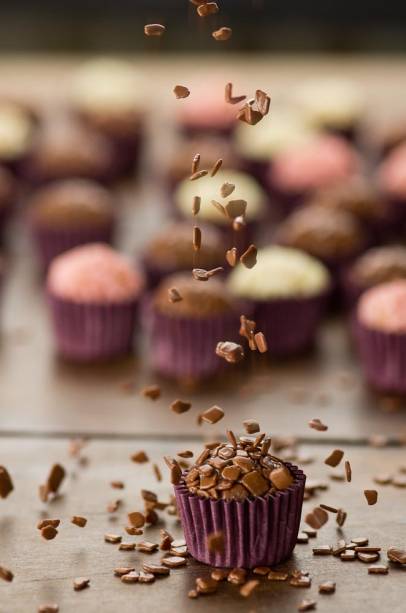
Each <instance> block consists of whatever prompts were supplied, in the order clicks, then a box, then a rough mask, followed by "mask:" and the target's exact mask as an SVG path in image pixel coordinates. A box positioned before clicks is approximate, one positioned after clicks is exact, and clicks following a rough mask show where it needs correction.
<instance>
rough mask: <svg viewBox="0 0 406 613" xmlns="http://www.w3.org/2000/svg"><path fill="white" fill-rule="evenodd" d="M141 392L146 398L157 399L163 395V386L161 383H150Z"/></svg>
mask: <svg viewBox="0 0 406 613" xmlns="http://www.w3.org/2000/svg"><path fill="white" fill-rule="evenodd" d="M141 394H142V395H143V396H145V398H150V399H151V400H157V399H158V398H160V396H161V388H160V387H159V385H148V386H147V387H144V389H142V390H141Z"/></svg>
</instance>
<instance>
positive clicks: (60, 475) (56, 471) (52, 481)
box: [45, 464, 66, 494]
mask: <svg viewBox="0 0 406 613" xmlns="http://www.w3.org/2000/svg"><path fill="white" fill-rule="evenodd" d="M65 475H66V471H65V469H64V467H63V466H61V464H54V465H53V466H52V468H51V471H50V473H49V475H48V479H47V482H46V484H45V485H46V488H47V491H48V492H51V493H52V494H56V493H57V492H58V490H59V488H60V486H61V484H62V481H63V480H64V478H65Z"/></svg>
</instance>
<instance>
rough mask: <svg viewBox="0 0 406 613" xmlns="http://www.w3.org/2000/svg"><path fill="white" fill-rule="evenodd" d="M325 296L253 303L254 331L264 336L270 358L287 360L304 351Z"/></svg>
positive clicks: (323, 294) (326, 302)
mask: <svg viewBox="0 0 406 613" xmlns="http://www.w3.org/2000/svg"><path fill="white" fill-rule="evenodd" d="M329 296H330V294H329V292H328V291H326V292H323V293H322V294H318V295H317V296H310V297H308V298H279V299H275V300H270V301H269V302H257V303H256V305H255V315H254V318H255V321H256V324H257V330H259V331H261V332H263V333H264V335H265V338H266V340H267V343H268V351H269V354H270V355H274V356H280V357H283V356H285V357H288V356H291V355H295V354H297V353H301V352H302V351H305V350H306V349H308V348H309V347H310V346H311V345H312V344H313V342H314V340H315V337H316V333H317V329H318V327H319V324H320V322H321V320H322V317H323V315H324V313H325V311H326V308H327V305H328V302H329Z"/></svg>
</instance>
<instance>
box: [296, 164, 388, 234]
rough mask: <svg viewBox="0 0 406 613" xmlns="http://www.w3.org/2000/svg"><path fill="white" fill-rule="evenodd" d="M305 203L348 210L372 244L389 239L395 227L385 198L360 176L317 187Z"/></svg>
mask: <svg viewBox="0 0 406 613" xmlns="http://www.w3.org/2000/svg"><path fill="white" fill-rule="evenodd" d="M308 204H317V205H320V206H324V207H326V208H329V209H334V210H341V211H347V212H348V213H351V214H352V215H354V217H356V218H357V220H358V221H359V223H360V224H361V225H362V227H363V229H364V230H365V233H366V234H367V235H368V237H369V239H370V242H371V243H372V242H376V241H378V240H380V239H386V238H388V236H389V235H390V234H391V232H392V230H393V227H394V221H395V220H394V219H393V216H392V214H391V211H390V210H389V207H388V205H387V203H386V202H385V199H384V198H383V197H382V195H381V194H380V193H379V192H378V190H377V189H376V188H375V187H374V185H373V184H372V183H371V182H370V181H368V179H367V178H366V177H364V176H362V175H354V176H353V177H350V178H349V179H347V180H346V181H343V182H340V183H337V184H335V185H331V186H329V187H325V188H322V189H320V190H318V191H317V192H316V194H315V195H314V196H313V198H312V199H311V201H310V202H309V203H308Z"/></svg>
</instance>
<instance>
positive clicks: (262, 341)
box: [254, 332, 268, 353]
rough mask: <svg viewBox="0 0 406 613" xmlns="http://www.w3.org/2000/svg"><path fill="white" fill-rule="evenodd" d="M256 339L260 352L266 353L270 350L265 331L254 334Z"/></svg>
mask: <svg viewBox="0 0 406 613" xmlns="http://www.w3.org/2000/svg"><path fill="white" fill-rule="evenodd" d="M254 341H255V345H256V347H257V349H258V351H259V353H266V352H267V351H268V343H267V342H266V338H265V335H264V334H263V332H257V333H256V334H254Z"/></svg>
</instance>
